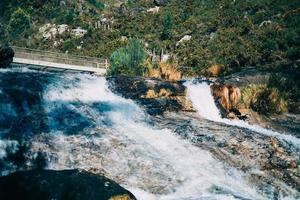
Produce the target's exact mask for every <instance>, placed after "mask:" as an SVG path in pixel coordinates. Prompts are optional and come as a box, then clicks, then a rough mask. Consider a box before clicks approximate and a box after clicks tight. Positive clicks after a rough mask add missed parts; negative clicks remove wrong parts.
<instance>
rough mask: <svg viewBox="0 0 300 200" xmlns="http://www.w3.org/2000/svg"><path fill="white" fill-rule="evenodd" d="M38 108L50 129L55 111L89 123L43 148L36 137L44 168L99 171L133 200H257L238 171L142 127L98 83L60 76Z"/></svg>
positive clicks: (133, 110) (137, 113)
mask: <svg viewBox="0 0 300 200" xmlns="http://www.w3.org/2000/svg"><path fill="white" fill-rule="evenodd" d="M75 80H76V81H75ZM44 105H45V107H46V108H47V109H46V112H47V115H48V116H50V118H49V120H48V123H49V124H50V125H51V126H52V128H51V129H52V130H57V129H58V126H60V125H59V124H57V123H56V122H54V121H55V120H56V119H55V118H56V117H57V116H56V113H57V112H55V113H54V112H52V111H53V110H57V109H58V110H60V111H63V113H62V114H64V112H66V110H72V111H73V112H76V113H78V114H79V115H80V116H77V115H76V120H77V121H84V120H81V119H80V118H81V117H83V118H89V120H90V121H93V125H92V126H91V127H92V128H91V127H86V128H85V129H84V130H83V131H82V132H81V133H80V134H78V133H77V134H76V135H73V134H71V135H69V136H68V135H66V134H64V133H63V132H61V131H56V132H54V131H53V133H52V134H51V135H52V137H50V138H49V136H47V144H48V145H45V144H44V143H45V140H44V139H42V140H41V138H39V139H38V140H36V141H35V142H34V145H33V146H34V147H33V148H36V149H42V150H43V151H44V152H45V151H46V152H47V153H48V155H49V158H50V159H49V163H50V164H49V168H52V169H65V168H84V169H90V168H101V169H102V170H103V171H104V172H105V175H107V176H108V177H110V178H112V179H114V180H116V181H117V182H119V183H121V184H122V185H123V186H124V187H126V188H127V189H129V190H130V191H131V192H133V194H135V195H136V196H137V198H138V199H145V200H148V199H149V200H152V199H153V200H154V199H199V198H200V199H201V198H204V199H206V198H207V199H211V198H212V199H235V198H237V199H239V198H244V199H253V198H256V199H263V197H262V196H260V195H259V194H257V193H256V191H255V189H253V188H252V187H251V186H249V185H248V184H247V183H246V181H245V180H244V178H243V176H242V174H241V173H240V172H239V171H237V170H235V169H232V168H230V167H228V166H226V165H224V164H223V163H222V162H220V161H218V160H216V159H214V158H213V157H212V156H211V154H210V153H209V152H208V151H204V150H201V149H199V148H197V147H194V146H192V145H191V144H190V143H189V142H188V141H184V140H182V139H180V138H179V137H178V136H176V134H175V133H173V132H172V131H170V130H168V129H157V128H155V127H153V126H152V125H150V124H148V123H147V115H146V114H145V112H144V111H143V110H142V109H141V108H140V107H139V106H137V105H136V104H135V103H134V102H133V101H131V100H128V99H124V98H122V97H120V96H118V95H116V94H114V93H112V92H111V91H110V90H109V89H108V87H107V83H106V80H105V79H104V78H98V77H93V76H90V75H88V76H85V75H81V76H76V77H74V76H71V77H64V78H63V79H61V80H59V81H56V82H54V83H53V84H50V85H49V86H48V89H47V90H46V92H45V95H44ZM60 115H61V114H60ZM69 125H72V123H70V122H69Z"/></svg>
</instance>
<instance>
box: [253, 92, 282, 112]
mask: <svg viewBox="0 0 300 200" xmlns="http://www.w3.org/2000/svg"><path fill="white" fill-rule="evenodd" d="M252 108H253V110H255V111H257V112H259V113H261V114H272V113H275V114H281V113H283V112H286V111H287V104H286V102H285V100H284V99H283V98H282V96H281V95H280V92H279V91H278V89H276V88H267V89H265V90H263V91H262V92H261V93H260V94H259V96H258V98H257V101H256V102H255V104H253V105H252Z"/></svg>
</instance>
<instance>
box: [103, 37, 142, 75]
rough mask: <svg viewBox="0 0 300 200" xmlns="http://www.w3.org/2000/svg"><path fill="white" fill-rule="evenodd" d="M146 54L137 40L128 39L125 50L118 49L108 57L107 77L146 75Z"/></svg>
mask: <svg viewBox="0 0 300 200" xmlns="http://www.w3.org/2000/svg"><path fill="white" fill-rule="evenodd" d="M146 58H147V55H146V52H145V50H144V49H143V47H142V46H141V44H140V43H139V41H138V40H137V39H130V41H129V44H128V45H127V46H126V47H125V48H120V49H118V50H116V51H115V52H113V53H112V54H111V56H110V68H109V70H108V74H109V75H117V74H123V75H130V76H134V75H135V76H136V75H137V76H142V75H145V74H146V73H147V70H148V69H147V68H146V67H145V65H144V62H145V59H146Z"/></svg>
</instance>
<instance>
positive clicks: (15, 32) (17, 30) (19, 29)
mask: <svg viewBox="0 0 300 200" xmlns="http://www.w3.org/2000/svg"><path fill="white" fill-rule="evenodd" d="M29 29H30V17H29V15H28V14H27V13H26V12H25V11H24V10H22V9H21V8H18V9H17V10H16V11H15V12H13V14H12V15H11V17H10V20H9V23H8V32H9V33H10V34H11V35H12V36H13V37H17V36H19V35H20V34H22V33H24V32H26V31H28V30H29Z"/></svg>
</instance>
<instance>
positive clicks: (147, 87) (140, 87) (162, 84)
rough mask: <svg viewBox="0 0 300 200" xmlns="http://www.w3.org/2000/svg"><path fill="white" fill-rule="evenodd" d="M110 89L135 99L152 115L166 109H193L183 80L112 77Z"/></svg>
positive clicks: (161, 112) (109, 79)
mask: <svg viewBox="0 0 300 200" xmlns="http://www.w3.org/2000/svg"><path fill="white" fill-rule="evenodd" d="M108 81H109V84H110V89H111V90H112V91H114V92H116V93H118V94H121V95H122V96H124V97H125V98H129V99H133V100H135V101H136V102H138V103H139V104H141V105H143V106H144V107H145V108H146V111H147V112H148V113H149V114H151V115H157V114H163V113H164V112H165V111H175V112H176V111H181V110H182V111H193V108H192V104H191V102H190V101H188V100H187V98H186V88H185V86H184V85H183V84H182V83H181V82H168V81H162V80H160V79H154V78H144V77H126V76H118V77H110V78H108Z"/></svg>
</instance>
